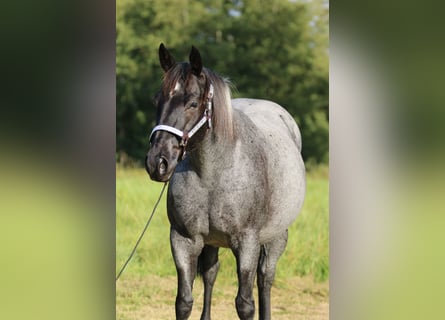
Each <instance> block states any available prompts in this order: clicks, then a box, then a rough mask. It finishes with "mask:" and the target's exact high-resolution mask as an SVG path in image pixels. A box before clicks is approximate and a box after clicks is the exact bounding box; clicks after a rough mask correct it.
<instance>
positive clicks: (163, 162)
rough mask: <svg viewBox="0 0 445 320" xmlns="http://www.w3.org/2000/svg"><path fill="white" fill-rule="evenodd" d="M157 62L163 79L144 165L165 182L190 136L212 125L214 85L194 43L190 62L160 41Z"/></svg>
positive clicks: (155, 178)
mask: <svg viewBox="0 0 445 320" xmlns="http://www.w3.org/2000/svg"><path fill="white" fill-rule="evenodd" d="M159 61H160V65H161V67H162V69H163V70H164V80H163V84H162V88H161V90H159V92H158V93H157V94H156V96H155V99H154V100H155V105H156V108H157V119H156V127H155V128H154V129H153V131H152V133H151V135H150V145H151V146H150V149H149V151H148V153H147V155H146V158H145V167H146V169H147V172H148V174H149V175H150V178H151V179H152V180H155V181H162V182H165V181H168V180H169V179H170V177H171V176H172V174H173V172H174V170H175V168H176V166H177V165H178V163H179V161H180V160H181V159H182V158H183V157H184V155H185V152H186V150H187V147H188V145H189V143H188V142H189V139H191V138H192V136H193V135H195V133H198V132H202V131H203V130H204V129H202V130H201V128H202V127H206V128H209V127H211V107H212V96H213V87H212V85H211V83H210V81H209V80H208V79H207V77H206V75H205V72H203V67H202V60H201V55H200V53H199V51H198V50H197V49H196V48H195V47H193V46H192V49H191V52H190V55H189V63H187V62H181V63H177V62H175V59H174V58H173V56H172V55H171V54H170V52H169V51H168V50H167V48H166V47H165V46H164V45H163V44H161V45H160V46H159ZM197 136H199V135H197ZM194 139H197V138H196V137H195V138H194Z"/></svg>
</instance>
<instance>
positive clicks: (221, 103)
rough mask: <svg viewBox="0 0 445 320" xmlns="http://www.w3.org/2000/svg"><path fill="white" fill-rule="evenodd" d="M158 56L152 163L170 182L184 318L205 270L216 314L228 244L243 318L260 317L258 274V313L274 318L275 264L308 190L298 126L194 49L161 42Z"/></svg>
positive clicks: (179, 315) (155, 174)
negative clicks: (234, 86)
mask: <svg viewBox="0 0 445 320" xmlns="http://www.w3.org/2000/svg"><path fill="white" fill-rule="evenodd" d="M159 62H160V65H161V67H162V69H163V71H164V76H163V82H162V85H161V89H160V90H159V92H158V93H157V94H156V96H155V99H154V103H155V105H156V108H157V112H156V124H157V125H156V126H155V127H154V128H153V130H152V132H151V134H150V138H149V140H150V148H149V150H148V152H147V155H146V158H145V167H146V170H147V172H148V174H149V176H150V178H151V179H152V180H154V181H159V182H167V181H169V186H168V194H167V212H168V213H167V214H168V219H169V222H170V244H171V251H172V255H173V259H174V262H175V266H176V271H177V278H178V287H177V296H176V302H175V314H176V319H188V318H189V316H190V314H191V310H192V306H193V296H192V289H193V282H194V279H195V277H196V275H197V274H199V275H201V276H202V278H203V283H204V304H203V310H202V314H201V320H208V319H210V309H211V297H212V289H213V285H214V282H215V279H216V276H217V272H218V270H219V265H220V264H219V261H218V250H219V248H220V247H224V248H230V249H231V251H232V252H233V254H234V256H235V258H236V265H237V277H238V292H237V295H236V298H235V306H236V311H237V314H238V316H239V318H240V319H242V320H250V319H253V317H254V314H255V303H254V298H253V293H252V290H253V286H254V282H255V276H256V277H257V286H258V300H259V319H262V320H266V319H270V318H271V303H270V291H271V286H272V282H273V280H274V277H275V269H276V264H277V261H278V259H279V257H280V256H281V254H282V253H283V251H284V249H285V247H286V244H287V239H288V227H289V226H290V225H291V223H292V222H293V221H294V220H295V218H296V217H297V215H298V214H299V212H300V210H301V207H302V205H303V201H304V196H305V189H306V182H305V179H306V178H305V166H304V163H303V159H302V156H301V147H302V144H301V134H300V131H299V128H298V126H297V124H296V123H295V121H294V119H293V118H292V116H291V115H290V114H289V113H288V112H287V111H286V110H285V109H284V108H283V107H281V106H280V105H278V104H276V103H274V102H271V101H267V100H255V99H247V98H239V99H233V100H232V99H231V90H230V88H231V84H230V81H229V80H228V79H226V78H224V77H221V76H220V75H218V74H217V73H215V72H213V71H211V70H210V69H208V68H206V67H203V63H202V59H201V54H200V52H199V50H198V49H197V48H196V47H194V46H192V48H191V51H190V54H189V62H178V63H177V62H176V61H175V59H174V57H173V56H172V55H171V53H170V52H169V51H168V49H167V48H166V47H165V46H164V44H162V43H161V44H160V46H159Z"/></svg>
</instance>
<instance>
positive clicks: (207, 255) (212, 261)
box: [198, 245, 219, 320]
mask: <svg viewBox="0 0 445 320" xmlns="http://www.w3.org/2000/svg"><path fill="white" fill-rule="evenodd" d="M218 249H219V248H216V247H212V246H208V245H206V246H204V249H203V250H202V253H201V255H200V256H199V258H198V272H199V273H201V275H202V279H203V281H204V308H203V310H202V314H201V320H210V308H211V302H212V291H213V284H214V283H215V280H216V275H217V274H218V270H219V261H218Z"/></svg>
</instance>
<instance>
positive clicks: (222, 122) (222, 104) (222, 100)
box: [162, 62, 234, 141]
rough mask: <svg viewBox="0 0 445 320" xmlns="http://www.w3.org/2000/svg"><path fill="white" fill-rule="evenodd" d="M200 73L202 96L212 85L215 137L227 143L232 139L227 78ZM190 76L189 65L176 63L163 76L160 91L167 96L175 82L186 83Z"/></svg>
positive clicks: (205, 69)
mask: <svg viewBox="0 0 445 320" xmlns="http://www.w3.org/2000/svg"><path fill="white" fill-rule="evenodd" d="M202 72H203V73H204V75H205V77H206V80H207V81H206V82H207V83H206V91H205V92H204V96H205V97H207V95H208V88H209V87H210V83H211V84H212V85H213V110H212V112H213V113H212V124H213V130H214V133H215V135H216V136H217V137H218V138H222V139H224V140H227V141H232V140H233V138H234V129H233V119H232V102H231V99H232V94H231V90H230V87H231V83H230V81H229V79H228V78H224V77H221V76H220V75H218V74H217V73H215V72H213V71H212V70H210V69H207V68H203V69H202ZM190 74H191V67H190V64H189V63H186V62H181V63H177V64H176V65H175V66H174V67H173V68H171V69H170V70H168V71H167V72H166V73H165V74H164V79H163V86H162V90H163V92H164V94H165V95H168V94H169V92H170V91H171V90H173V88H174V87H175V85H176V83H177V81H178V80H179V79H182V80H183V81H186V79H187V77H188V76H189V75H190Z"/></svg>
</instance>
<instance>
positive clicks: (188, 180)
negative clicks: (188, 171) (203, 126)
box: [167, 175, 264, 247]
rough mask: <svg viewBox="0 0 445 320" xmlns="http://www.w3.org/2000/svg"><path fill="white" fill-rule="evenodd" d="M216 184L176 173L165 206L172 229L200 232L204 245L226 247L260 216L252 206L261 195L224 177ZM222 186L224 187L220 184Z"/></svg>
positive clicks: (257, 203)
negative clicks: (216, 185)
mask: <svg viewBox="0 0 445 320" xmlns="http://www.w3.org/2000/svg"><path fill="white" fill-rule="evenodd" d="M227 180H229V181H227V183H222V184H221V186H218V187H209V186H205V185H204V184H202V183H201V182H200V181H198V180H197V179H196V177H193V176H192V177H185V176H181V175H179V176H176V177H175V178H174V179H173V180H172V181H171V184H170V189H169V195H168V201H167V207H168V215H169V219H170V223H171V225H172V227H173V228H175V229H177V230H179V231H182V232H183V233H184V234H187V235H189V236H196V235H202V236H203V238H204V241H205V242H206V243H207V244H211V245H214V246H219V247H228V246H229V244H230V241H231V237H232V235H234V234H237V233H239V231H240V230H242V229H244V228H245V227H246V225H249V226H250V227H254V226H255V224H258V226H259V224H260V223H261V219H258V217H256V216H254V213H256V212H258V210H257V209H256V208H255V207H257V206H261V205H262V201H261V200H260V201H259V200H258V199H264V197H258V196H257V195H256V194H255V193H256V192H258V189H255V188H250V187H247V186H245V185H244V184H242V183H240V181H237V179H236V178H231V179H229V178H227ZM222 186H224V187H222Z"/></svg>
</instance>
